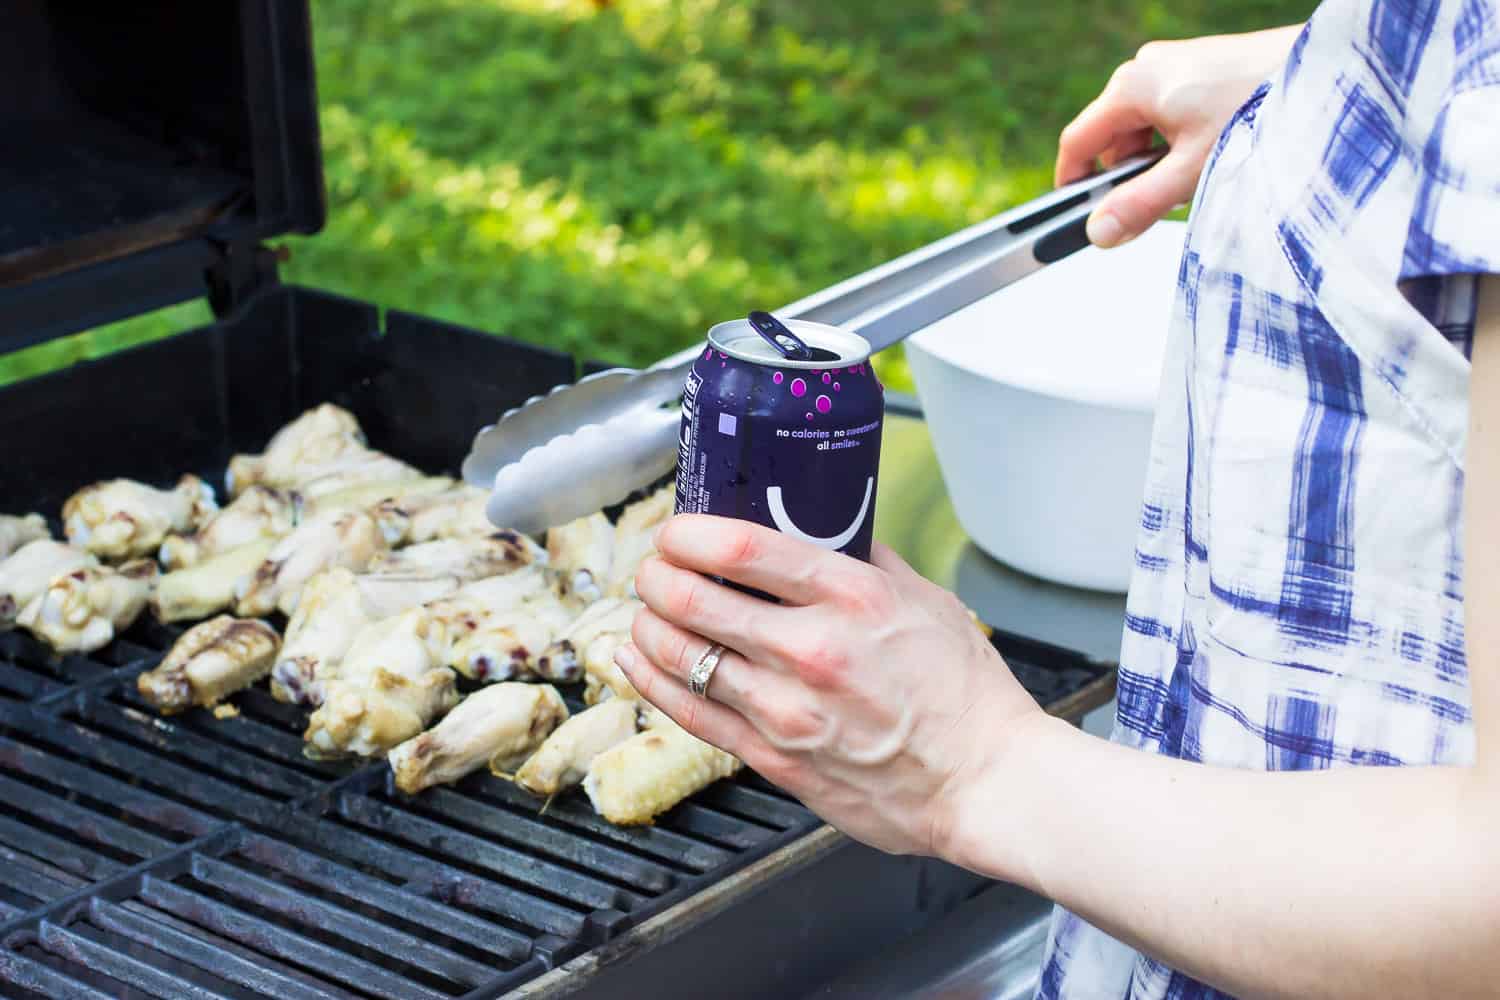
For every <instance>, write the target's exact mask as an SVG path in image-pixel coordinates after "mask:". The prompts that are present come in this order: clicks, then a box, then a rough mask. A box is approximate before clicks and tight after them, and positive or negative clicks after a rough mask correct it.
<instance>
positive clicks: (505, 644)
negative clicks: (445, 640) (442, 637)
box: [448, 590, 583, 682]
mask: <svg viewBox="0 0 1500 1000" xmlns="http://www.w3.org/2000/svg"><path fill="white" fill-rule="evenodd" d="M582 610H583V609H582V608H581V607H577V606H574V605H573V604H571V603H570V602H569V601H567V600H565V599H562V598H559V597H558V596H557V595H556V594H555V593H553V592H552V591H551V590H547V591H543V592H541V593H539V594H536V595H534V596H532V597H531V598H529V599H528V600H526V601H525V602H524V603H523V604H521V605H520V606H519V607H515V608H512V609H509V610H500V611H497V612H494V613H492V614H490V615H488V616H486V617H485V618H484V620H483V621H482V622H480V623H479V625H478V626H477V627H476V628H475V629H474V631H472V632H470V633H469V634H468V635H467V636H466V637H465V638H463V639H461V640H460V641H459V642H458V643H456V644H455V645H454V647H453V655H452V658H451V659H450V660H449V663H448V666H450V667H452V668H453V669H455V670H457V671H458V672H459V673H461V674H463V675H464V676H465V677H468V678H470V679H472V680H476V681H484V682H491V681H508V680H513V679H515V678H518V677H526V676H532V675H534V674H535V673H536V664H537V661H538V659H539V658H540V657H541V654H542V652H543V651H544V650H546V649H547V648H548V647H550V646H551V645H552V642H553V641H554V640H555V639H556V638H557V637H558V636H559V635H561V634H562V633H563V631H564V630H566V629H567V627H568V626H569V625H571V624H572V623H573V620H574V619H575V618H577V617H578V615H579V613H580V612H581V611H582Z"/></svg>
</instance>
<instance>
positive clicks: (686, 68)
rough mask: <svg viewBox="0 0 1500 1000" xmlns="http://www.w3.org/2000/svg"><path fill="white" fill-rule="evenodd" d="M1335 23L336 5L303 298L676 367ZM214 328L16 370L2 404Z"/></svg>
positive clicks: (298, 273)
mask: <svg viewBox="0 0 1500 1000" xmlns="http://www.w3.org/2000/svg"><path fill="white" fill-rule="evenodd" d="M1311 6H1312V5H1311V4H1306V3H1300V4H1299V3H1288V2H1282V0H1219V2H1209V0H1184V2H1178V3H1167V2H1164V0H1146V2H1141V0H1127V2H1104V0H1051V2H1048V3H1042V4H1031V3H1018V2H1015V0H1009V2H1007V0H899V2H897V0H889V2H880V3H862V4H843V3H830V4H814V3H808V2H806V0H748V2H746V0H740V2H734V0H614V2H606V0H316V3H314V4H313V16H314V37H315V41H316V46H317V60H318V74H319V80H318V86H319V94H320V101H321V105H322V121H323V144H324V155H325V170H326V175H327V183H328V193H329V222H328V226H327V228H326V229H325V231H323V232H322V233H320V234H318V235H316V236H313V237H306V238H296V239H292V240H289V241H287V243H288V245H289V247H290V249H291V250H292V258H291V261H290V263H289V264H288V265H287V266H286V268H285V275H286V277H287V279H288V280H291V281H296V282H300V283H304V284H308V285H313V286H317V287H321V288H327V289H331V290H335V291H339V292H343V293H345V294H349V295H353V296H358V297H360V298H365V299H370V300H373V301H375V302H378V303H380V304H381V305H383V306H389V307H398V308H403V309H410V310H414V311H418V312H422V313H427V314H430V315H434V316H438V317H441V318H444V319H449V320H453V321H457V322H460V323H465V324H469V325H472V326H476V327H479V328H481V329H486V330H492V331H495V332H500V333H505V334H507V335H510V336H514V337H517V338H520V339H523V340H531V341H537V342H545V343H548V344H551V345H554V346H558V347H561V348H564V349H567V350H569V351H573V352H576V353H579V354H582V355H585V356H588V357H591V358H596V359H600V360H606V361H613V362H627V363H644V362H649V361H652V360H654V359H655V358H657V357H659V356H661V355H663V354H665V353H667V352H668V351H670V350H672V349H674V348H677V347H681V346H685V345H687V344H689V343H691V342H692V341H693V340H694V338H697V337H700V336H701V335H702V333H703V331H704V329H705V328H706V327H707V326H708V325H709V324H711V323H713V322H716V321H718V320H721V319H725V318H732V317H735V316H741V315H743V314H744V313H745V312H746V311H747V310H748V309H751V308H757V307H761V308H764V307H769V308H774V307H776V306H779V305H781V304H783V303H786V302H789V301H792V300H794V299H796V298H798V297H800V296H802V295H804V294H807V293H809V292H811V291H815V290H817V289H818V288H821V287H823V286H825V285H827V284H829V283H830V282H833V281H835V280H837V279H840V278H843V277H846V276H848V275H850V274H852V273H855V272H858V271H861V270H863V269H865V268H868V267H870V266H872V265H874V264H877V263H879V262H881V261H883V260H887V259H889V258H890V257H892V256H895V255H897V254H900V253H902V252H904V251H906V250H909V249H912V248H914V247H916V246H919V245H921V244H923V243H925V242H928V241H930V240H933V239H936V238H938V237H940V236H943V235H946V234H947V233H950V232H952V231H953V230H954V229H956V228H959V227H961V226H964V225H966V224H968V223H971V222H974V221H977V220H979V219H981V218H984V217H985V216H988V215H991V214H993V213H995V212H997V211H1000V210H1001V209H1004V208H1006V207H1009V206H1011V205H1014V204H1016V203H1018V202H1020V201H1022V200H1024V199H1026V198H1029V197H1031V196H1033V195H1036V194H1038V193H1040V192H1041V191H1042V190H1044V189H1045V188H1046V187H1047V186H1048V184H1049V183H1050V179H1051V164H1052V156H1053V152H1054V149H1055V143H1056V136H1057V133H1058V131H1059V129H1061V127H1062V126H1063V125H1064V124H1066V122H1067V121H1068V120H1069V118H1071V116H1072V115H1073V114H1074V113H1075V112H1076V111H1077V110H1078V109H1079V108H1081V107H1082V106H1083V105H1084V104H1085V103H1087V102H1088V101H1089V100H1090V99H1091V98H1092V97H1093V96H1094V95H1095V94H1096V93H1097V92H1098V90H1099V88H1100V87H1101V86H1102V85H1103V83H1104V81H1105V80H1106V79H1107V77H1108V75H1109V73H1110V72H1111V71H1112V70H1113V68H1114V67H1115V66H1116V65H1117V64H1118V63H1119V62H1121V61H1122V60H1124V59H1126V58H1128V57H1129V56H1130V55H1131V54H1132V53H1133V52H1134V51H1135V49H1136V48H1137V47H1138V46H1139V45H1140V44H1141V43H1143V42H1145V41H1147V40H1150V39H1152V38H1162V37H1183V36H1189V35H1194V34H1203V33H1208V32H1218V31H1237V30H1246V29H1251V28H1257V27H1266V26H1270V25H1274V24H1285V23H1288V22H1290V21H1294V20H1299V19H1301V18H1302V17H1305V16H1306V14H1307V13H1308V12H1309V10H1310V8H1311ZM205 315H206V313H205V312H204V310H203V309H202V308H201V306H189V307H179V308H178V309H175V310H170V311H168V312H167V313H165V314H161V315H157V316H152V317H148V318H144V319H141V320H135V321H130V322H127V323H124V324H116V325H115V326H113V327H111V328H108V329H106V330H99V331H92V332H90V333H88V334H83V335H80V336H78V337H75V338H70V340H68V341H66V342H62V343H59V344H49V345H44V346H43V347H41V348H34V349H32V350H30V351H27V352H21V353H20V354H18V355H12V356H11V357H9V358H0V381H5V380H6V379H8V378H15V377H20V376H24V375H28V374H33V373H35V372H37V371H40V370H45V369H46V368H49V367H54V366H56V365H58V364H66V363H70V362H71V361H74V360H77V359H79V358H82V357H92V356H97V355H98V354H100V353H105V352H107V351H108V350H112V349H115V348H117V347H119V346H122V345H124V344H126V343H130V342H134V341H137V340H140V339H146V338H150V337H153V336H159V335H162V334H163V333H166V332H170V331H171V330H174V329H181V328H183V327H184V326H186V325H188V324H190V323H196V322H201V321H202V319H203V318H204V316H205ZM884 368H885V374H886V376H887V379H888V381H890V382H892V383H893V384H895V385H898V386H899V385H903V384H905V379H904V373H903V371H902V368H901V366H900V363H899V358H892V359H887V360H886V364H885V365H884Z"/></svg>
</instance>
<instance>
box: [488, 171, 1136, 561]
mask: <svg viewBox="0 0 1500 1000" xmlns="http://www.w3.org/2000/svg"><path fill="white" fill-rule="evenodd" d="M1164 153H1165V150H1162V149H1158V150H1154V151H1152V152H1151V153H1148V154H1145V155H1142V156H1138V157H1134V158H1132V159H1129V160H1126V161H1124V162H1122V163H1121V164H1119V165H1118V166H1116V167H1114V168H1112V169H1110V170H1107V171H1104V172H1102V173H1098V174H1095V175H1094V176H1092V177H1089V178H1087V179H1085V180H1081V181H1078V182H1076V183H1073V184H1070V185H1067V186H1066V187H1061V188H1058V189H1057V190H1055V191H1052V192H1049V193H1048V194H1045V195H1043V196H1042V197H1040V198H1037V199H1035V200H1034V201H1031V202H1028V203H1026V204H1024V205H1021V206H1019V207H1017V208H1014V209H1011V210H1009V211H1006V212H1002V213H1001V214H999V215H996V216H994V217H993V218H990V219H987V220H985V221H984V222H980V223H977V224H975V225H973V226H970V227H968V228H967V229H963V230H960V231H959V232H957V233H954V234H953V235H951V236H948V237H945V238H944V239H941V240H938V241H937V242H935V243H931V244H929V245H927V246H925V247H922V248H921V249H919V250H914V251H912V252H911V253H908V254H905V255H904V256H901V257H898V258H896V259H895V260H892V261H889V262H888V263H885V264H882V265H880V266H879V267H876V268H873V269H871V270H869V271H866V272H865V273H863V274H860V275H856V276H855V277H852V278H849V279H847V280H845V281H842V282H840V283H839V284H836V285H833V286H832V287H830V288H827V289H825V290H823V291H821V292H818V293H817V294H815V295H810V296H808V297H807V298H804V299H800V300H798V301H796V302H793V303H791V304H790V305H788V306H785V307H784V308H782V309H779V310H777V314H778V315H779V316H782V317H784V318H787V319H803V320H811V321H814V322H818V323H826V324H830V325H832V326H838V327H841V328H843V329H845V330H849V331H851V332H853V333H857V334H859V335H860V336H862V337H864V338H865V340H867V341H869V343H870V347H871V350H872V352H878V351H881V350H884V349H885V348H887V347H890V346H891V345H892V344H895V343H897V342H898V341H900V340H903V339H905V338H906V337H908V336H910V335H911V334H913V333H915V332H917V331H918V330H921V329H923V328H924V327H927V326H930V325H932V324H933V323H935V322H936V321H938V320H940V319H942V318H943V317H945V316H947V315H949V314H950V313H953V312H956V311H958V310H959V309H962V308H964V307H965V306H968V305H970V304H971V303H974V302H977V301H978V300H980V299H982V298H984V297H985V296H987V295H990V294H992V293H993V292H996V291H998V290H999V289H1001V288H1004V287H1005V286H1006V285H1009V284H1010V283H1011V282H1013V281H1016V280H1017V279H1019V278H1023V277H1025V276H1026V275H1028V274H1031V273H1033V272H1035V271H1038V270H1040V269H1041V268H1043V267H1046V266H1047V265H1048V264H1051V263H1055V262H1056V261H1059V260H1061V259H1062V258H1064V257H1067V256H1068V255H1070V254H1072V253H1074V252H1076V251H1078V250H1080V249H1082V248H1083V247H1085V246H1087V245H1088V236H1087V235H1086V234H1085V232H1084V225H1085V223H1086V221H1087V219H1088V215H1089V213H1090V212H1091V211H1093V209H1094V207H1095V206H1096V205H1097V204H1098V202H1099V200H1100V199H1101V198H1103V196H1104V195H1105V194H1106V193H1107V192H1109V191H1110V190H1111V189H1112V188H1114V187H1117V186H1118V185H1120V184H1122V183H1124V182H1125V181H1127V180H1129V179H1130V178H1132V177H1135V176H1137V175H1138V174H1140V173H1142V172H1144V171H1145V170H1147V169H1148V168H1149V167H1150V166H1151V165H1152V164H1153V163H1155V162H1156V161H1157V160H1158V159H1160V157H1161V156H1162V155H1163V154H1164ZM703 349H704V344H701V343H700V344H698V345H697V346H695V347H691V348H688V349H687V350H684V351H682V352H680V353H678V354H674V355H672V356H671V357H668V358H665V359H663V360H661V361H659V362H657V363H656V364H654V365H652V366H651V367H649V368H645V369H632V368H611V369H609V370H608V371H602V372H598V373H596V374H594V375H589V376H587V377H586V378H583V379H580V380H579V381H577V382H575V383H572V384H569V385H564V386H558V387H557V388H555V389H553V390H552V391H551V392H549V393H547V394H546V395H544V396H537V397H534V398H532V399H529V400H527V401H526V402H525V403H523V404H522V405H521V406H519V407H517V408H516V409H514V410H510V411H508V412H507V413H505V414H503V415H502V416H501V417H500V419H499V420H498V421H496V422H495V423H494V424H492V425H490V426H488V427H485V428H484V429H483V430H481V431H480V432H479V434H478V436H477V437H475V439H474V445H473V448H472V449H471V451H470V453H469V456H468V457H467V458H466V459H465V460H464V464H463V477H464V479H465V480H466V481H467V482H469V483H470V484H472V485H474V486H478V487H481V488H484V489H489V490H491V491H492V492H491V495H490V500H489V503H488V505H487V507H486V513H487V515H488V516H489V519H490V520H491V521H492V522H493V523H495V524H497V525H500V526H502V527H509V528H514V529H516V530H518V531H523V532H526V533H528V534H534V533H539V532H541V531H544V530H546V529H547V528H550V527H553V526H556V525H560V524H566V523H567V522H569V521H572V520H574V519H576V518H579V517H583V516H585V515H587V514H590V513H593V512H594V511H597V510H600V509H601V508H604V507H607V506H610V505H611V504H615V503H619V502H620V501H622V500H624V499H625V498H626V497H627V496H629V495H630V494H631V493H633V492H635V491H636V490H639V489H641V488H643V487H645V486H648V485H650V484H651V483H652V482H654V481H655V480H657V479H660V478H661V477H662V476H664V475H666V474H667V473H668V472H669V471H670V470H671V469H672V467H673V466H674V465H675V464H676V462H677V435H678V431H679V427H680V425H681V419H682V416H681V409H680V407H679V406H677V405H674V404H677V403H678V401H679V400H680V399H681V395H682V389H683V385H684V383H685V381H686V379H687V374H688V371H689V369H691V368H692V365H693V362H694V360H696V358H697V357H698V355H699V354H700V353H701V352H702V351H703Z"/></svg>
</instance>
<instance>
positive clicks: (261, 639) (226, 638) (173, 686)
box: [136, 615, 280, 715]
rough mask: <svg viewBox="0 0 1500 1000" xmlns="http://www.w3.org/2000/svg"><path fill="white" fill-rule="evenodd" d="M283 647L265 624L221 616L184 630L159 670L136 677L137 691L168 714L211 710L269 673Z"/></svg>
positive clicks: (163, 712)
mask: <svg viewBox="0 0 1500 1000" xmlns="http://www.w3.org/2000/svg"><path fill="white" fill-rule="evenodd" d="M279 644H280V639H279V637H278V636H277V635H276V630H275V629H273V628H272V627H271V626H269V625H267V624H266V623H265V622H262V621H245V620H242V619H237V618H231V617H230V616H229V615H219V616H218V617H217V618H212V619H210V620H208V621H206V622H202V623H201V624H198V625H195V626H193V627H192V628H190V629H188V630H187V631H186V632H184V633H183V634H182V637H181V638H180V639H178V640H177V643H176V644H175V645H174V646H173V647H172V649H171V651H170V652H168V653H167V655H166V658H165V659H163V660H162V661H161V665H160V666H158V667H157V668H156V669H154V670H150V671H147V672H146V673H144V674H142V675H141V676H140V677H138V678H136V688H137V689H138V690H139V691H140V693H141V697H143V698H145V699H146V701H148V702H150V703H151V705H152V706H154V707H155V708H156V710H157V711H159V712H161V713H162V714H163V715H171V714H173V713H174V712H180V711H182V710H183V709H185V708H190V707H192V706H193V705H199V706H202V707H204V708H211V707H213V706H214V705H216V704H218V702H219V701H220V700H221V699H223V698H225V697H227V696H229V695H231V694H234V693H235V692H236V691H240V690H242V689H244V688H247V687H249V686H250V685H251V684H254V683H255V682H256V681H258V680H260V679H261V678H262V677H264V676H265V675H266V674H267V673H269V672H270V670H271V664H272V662H274V661H275V659H276V648H277V646H278V645H279Z"/></svg>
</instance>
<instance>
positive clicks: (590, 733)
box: [475, 685, 640, 796]
mask: <svg viewBox="0 0 1500 1000" xmlns="http://www.w3.org/2000/svg"><path fill="white" fill-rule="evenodd" d="M502 686H503V685H502ZM475 697H477V695H476V696H475ZM638 708H639V706H638V705H637V704H636V703H635V702H633V701H628V700H626V699H624V698H615V699H612V700H610V701H607V702H605V703H604V704H602V705H595V706H594V707H592V708H586V709H584V710H583V711H582V712H579V713H578V714H577V715H575V716H573V717H572V718H570V719H568V720H567V721H566V722H564V723H563V724H562V725H560V726H558V727H557V729H556V730H554V731H553V733H552V735H550V736H548V737H547V739H546V740H545V741H544V742H543V743H542V745H541V746H540V747H539V748H537V751H536V753H534V754H532V755H531V756H530V757H529V758H527V760H526V763H525V764H523V765H522V766H521V769H520V770H519V771H517V772H516V774H515V782H516V784H518V785H520V786H521V787H522V788H524V789H526V790H527V791H528V792H531V793H532V794H533V795H541V796H552V795H556V794H557V793H558V792H562V791H566V790H567V789H569V788H572V787H573V786H574V785H576V784H578V783H579V782H580V781H582V780H583V777H584V775H585V774H587V773H588V770H589V765H590V764H592V763H593V762H594V758H595V757H597V756H599V754H601V753H603V752H604V751H606V750H608V749H609V748H610V747H613V746H616V745H618V744H620V743H624V742H625V741H626V740H628V739H630V737H632V736H634V735H635V734H636V730H637V729H638V728H639V725H640V719H639V712H638ZM491 770H496V771H499V770H506V771H508V770H509V768H508V767H505V768H498V769H497V768H495V766H494V765H493V764H492V765H491ZM501 776H502V777H503V776H504V775H501Z"/></svg>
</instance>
